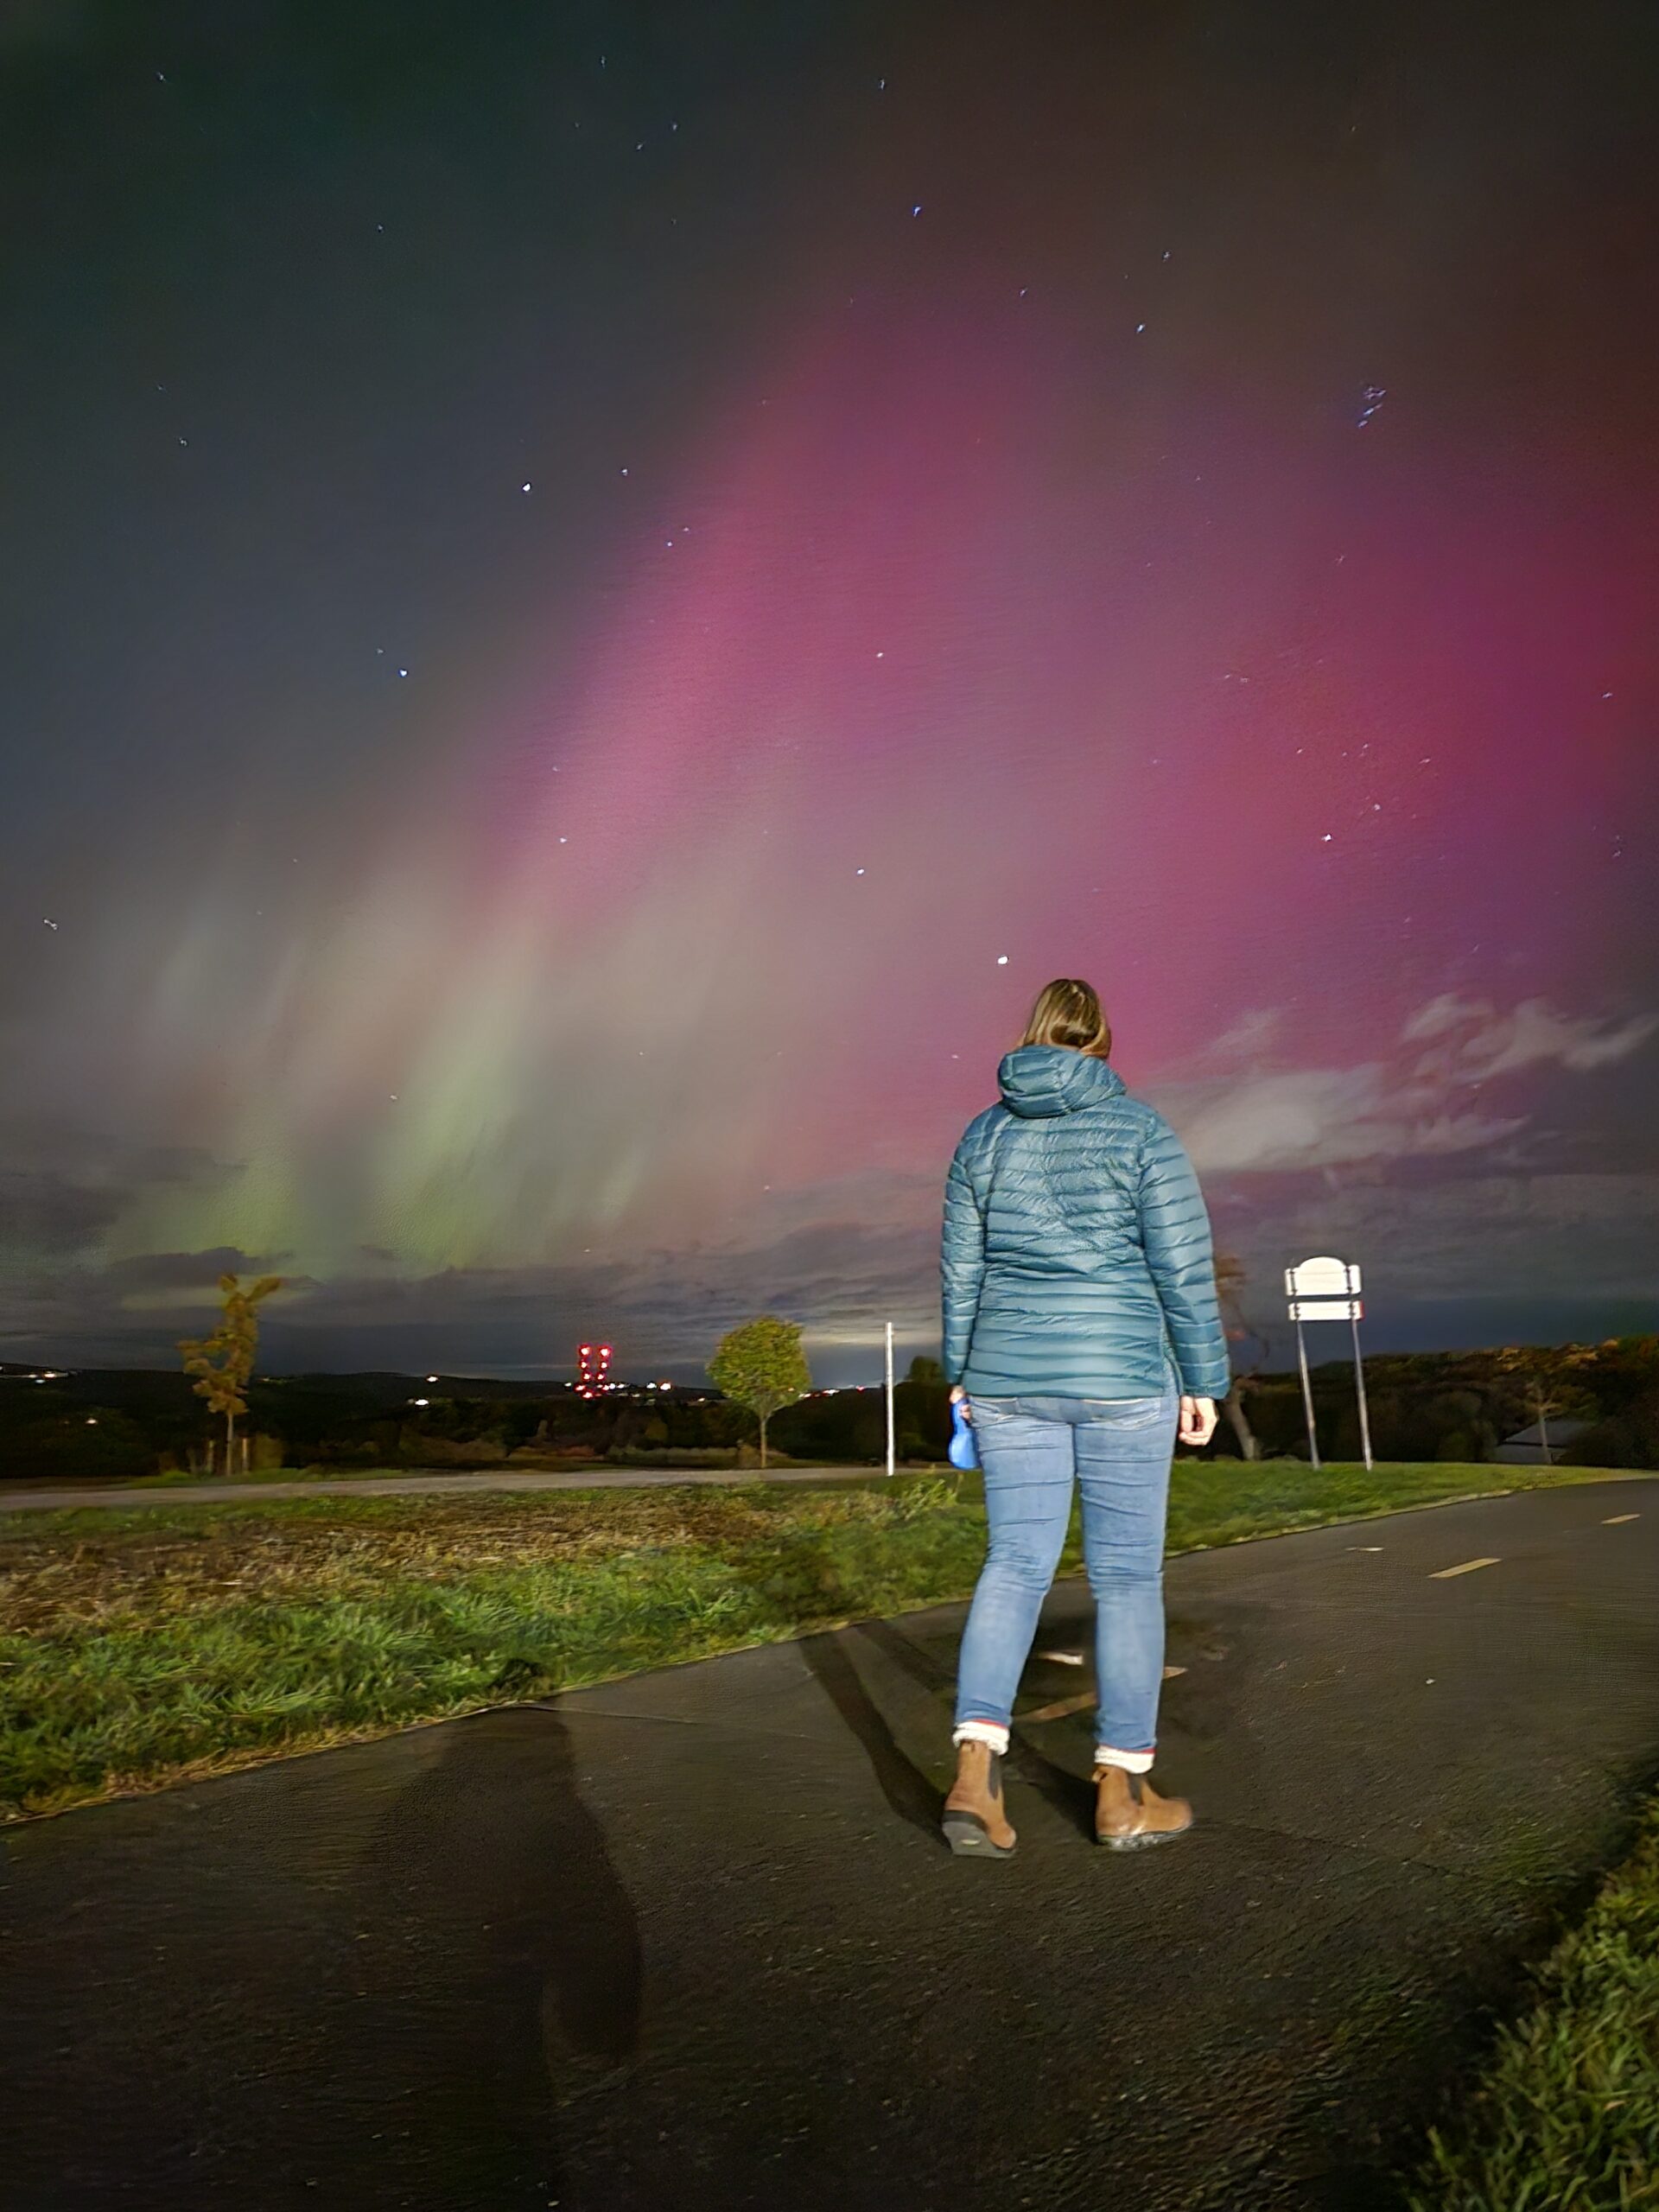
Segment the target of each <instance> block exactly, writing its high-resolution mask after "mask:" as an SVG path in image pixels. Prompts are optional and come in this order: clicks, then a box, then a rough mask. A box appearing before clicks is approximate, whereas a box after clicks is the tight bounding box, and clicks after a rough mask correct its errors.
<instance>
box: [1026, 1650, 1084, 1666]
mask: <svg viewBox="0 0 1659 2212" xmlns="http://www.w3.org/2000/svg"><path fill="white" fill-rule="evenodd" d="M1037 1656H1038V1657H1039V1659H1052V1661H1053V1662H1054V1663H1055V1665H1056V1666H1057V1667H1081V1666H1082V1664H1083V1654H1082V1652H1081V1651H1039V1653H1038V1654H1037Z"/></svg>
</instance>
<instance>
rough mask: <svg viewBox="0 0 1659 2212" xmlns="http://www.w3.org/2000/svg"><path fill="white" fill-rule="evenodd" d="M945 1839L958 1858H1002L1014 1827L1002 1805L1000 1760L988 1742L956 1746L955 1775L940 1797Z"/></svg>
mask: <svg viewBox="0 0 1659 2212" xmlns="http://www.w3.org/2000/svg"><path fill="white" fill-rule="evenodd" d="M944 1834H945V1840H946V1841H947V1842H948V1843H949V1844H950V1848H951V1850H952V1851H953V1852H955V1853H956V1854H957V1857H958V1858H959V1859H1006V1858H1007V1856H1008V1854H1009V1853H1010V1852H1011V1851H1012V1850H1013V1849H1014V1830H1013V1829H1012V1828H1011V1827H1009V1826H1008V1816H1007V1814H1006V1813H1005V1812H1004V1811H1003V1809H1002V1761H1001V1757H1000V1755H999V1754H998V1753H997V1752H995V1751H993V1750H992V1749H991V1747H990V1745H988V1744H976V1743H971V1742H970V1743H966V1744H958V1745H957V1779H956V1782H955V1784H954V1786H953V1787H952V1789H951V1791H950V1796H948V1797H947V1798H946V1799H945V1801H944Z"/></svg>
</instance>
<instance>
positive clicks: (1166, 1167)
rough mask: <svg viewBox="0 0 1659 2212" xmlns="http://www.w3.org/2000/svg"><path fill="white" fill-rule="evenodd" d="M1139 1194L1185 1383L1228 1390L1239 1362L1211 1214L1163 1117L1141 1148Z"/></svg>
mask: <svg viewBox="0 0 1659 2212" xmlns="http://www.w3.org/2000/svg"><path fill="white" fill-rule="evenodd" d="M1139 1202H1140V1213H1141V1243H1142V1245H1143V1247H1144V1249H1145V1251H1146V1255H1147V1267H1148V1268H1150V1270H1151V1273H1152V1280H1153V1282H1154V1285H1155V1286H1156V1287H1157V1291H1158V1297H1159V1300H1160V1304H1161V1305H1162V1306H1163V1309H1164V1319H1165V1320H1166V1322H1167V1324H1168V1326H1169V1338H1170V1343H1171V1344H1172V1346H1173V1349H1174V1353H1175V1364H1176V1366H1177V1368H1178V1369H1179V1371H1180V1378H1181V1389H1182V1390H1183V1391H1184V1392H1185V1394H1186V1395H1188V1396H1190V1397H1194V1398H1217V1399H1218V1398H1224V1397H1225V1396H1226V1395H1227V1393H1228V1391H1229V1390H1230V1389H1231V1387H1232V1370H1231V1366H1230V1362H1229V1360H1228V1357H1227V1338H1226V1336H1225V1334H1224V1331H1223V1329H1222V1325H1221V1309H1220V1307H1219V1306H1218V1305H1217V1300H1216V1261H1215V1253H1214V1250H1213V1249H1212V1247H1211V1240H1210V1217H1209V1214H1208V1213H1207V1212H1206V1211H1205V1204H1204V1194H1203V1193H1202V1192H1201V1191H1200V1190H1199V1188H1198V1177H1197V1176H1196V1175H1195V1174H1194V1173H1193V1172H1192V1161H1191V1160H1188V1158H1187V1156H1186V1154H1185V1150H1184V1149H1183V1147H1182V1145H1181V1141H1180V1139H1179V1137H1178V1136H1177V1135H1176V1134H1175V1132H1174V1130H1173V1129H1172V1128H1170V1127H1169V1126H1168V1124H1167V1123H1166V1122H1162V1121H1160V1122H1156V1123H1155V1124H1154V1128H1152V1129H1151V1130H1150V1131H1149V1132H1148V1135H1147V1141H1146V1147H1145V1150H1144V1151H1143V1153H1142V1154H1141V1181H1140V1191H1139Z"/></svg>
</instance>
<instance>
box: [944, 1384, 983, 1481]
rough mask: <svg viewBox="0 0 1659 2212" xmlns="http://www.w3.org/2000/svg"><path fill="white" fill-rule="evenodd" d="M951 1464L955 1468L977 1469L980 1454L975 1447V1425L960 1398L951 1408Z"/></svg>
mask: <svg viewBox="0 0 1659 2212" xmlns="http://www.w3.org/2000/svg"><path fill="white" fill-rule="evenodd" d="M950 1424H951V1427H950V1464H951V1465H952V1466H953V1467H962V1468H963V1469H966V1468H969V1467H976V1466H977V1465H979V1453H978V1452H977V1450H976V1448H975V1445H974V1425H973V1423H972V1421H969V1418H968V1409H967V1407H966V1405H965V1403H964V1402H963V1400H962V1399H960V1398H958V1399H957V1401H956V1402H955V1403H954V1404H953V1405H952V1406H951V1408H950Z"/></svg>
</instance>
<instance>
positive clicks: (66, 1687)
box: [0, 1460, 1599, 1819]
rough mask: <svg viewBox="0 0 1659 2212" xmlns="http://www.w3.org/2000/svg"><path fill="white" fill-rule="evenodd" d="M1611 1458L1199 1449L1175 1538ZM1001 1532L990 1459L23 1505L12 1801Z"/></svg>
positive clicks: (618, 1663) (858, 1605)
mask: <svg viewBox="0 0 1659 2212" xmlns="http://www.w3.org/2000/svg"><path fill="white" fill-rule="evenodd" d="M1586 1479H1590V1480H1593V1479H1599V1471H1590V1470H1584V1471H1580V1470H1573V1469H1567V1468H1509V1467H1486V1466H1481V1467H1466V1466H1456V1465H1439V1464H1435V1465H1422V1466H1389V1467H1378V1468H1376V1469H1375V1470H1372V1471H1370V1472H1367V1471H1366V1470H1365V1469H1363V1468H1362V1467H1352V1466H1335V1467H1327V1468H1325V1469H1322V1470H1319V1471H1314V1470H1313V1469H1311V1468H1309V1467H1307V1466H1306V1465H1302V1464H1301V1463H1300V1462H1298V1461H1280V1462H1271V1463H1268V1464H1265V1465H1259V1466H1242V1465H1240V1464H1239V1463H1238V1462H1237V1461H1214V1462H1212V1461H1203V1460H1184V1461H1181V1462H1179V1463H1178V1465H1177V1468H1176V1472H1175V1479H1174V1484H1173V1491H1172V1497H1171V1506H1170V1535H1169V1542H1170V1549H1171V1550H1172V1552H1179V1551H1186V1550H1192V1549H1194V1548H1199V1547H1202V1546H1205V1545H1213V1544H1222V1543H1229V1542H1235V1541H1239V1540H1241V1539H1243V1538H1244V1537H1249V1536H1259V1535H1271V1534H1274V1533H1277V1532H1279V1531H1282V1530H1286V1529H1301V1528H1309V1527H1313V1526H1315V1525H1317V1524H1319V1523H1321V1522H1332V1521H1344V1520H1352V1519H1357V1518H1360V1517H1363V1516H1365V1515H1367V1514H1370V1513H1381V1512H1387V1511H1391V1510H1398V1509H1399V1508H1402V1507H1405V1506H1412V1505H1426V1504H1433V1503H1438V1502H1440V1501H1442V1500H1444V1499H1446V1498H1448V1497H1465V1496H1469V1495H1471V1494H1478V1493H1482V1492H1486V1491H1501V1490H1510V1489H1516V1488H1521V1487H1537V1486H1541V1485H1543V1484H1556V1483H1560V1482H1564V1481H1582V1480H1586ZM983 1548H984V1514H983V1507H982V1503H981V1502H980V1495H979V1490H978V1484H977V1480H976V1478H961V1479H957V1478H950V1479H948V1480H947V1479H940V1478H930V1477H913V1478H912V1477H906V1478H899V1480H897V1481H896V1482H894V1483H893V1484H891V1485H889V1484H886V1483H885V1482H880V1483H873V1484H871V1486H870V1487H868V1488H848V1487H846V1486H844V1485H842V1486H838V1487H837V1488H836V1489H835V1490H822V1491H820V1490H814V1489H804V1488H800V1487H793V1486H791V1487H788V1488H785V1487H784V1486H782V1485H779V1486H777V1487H775V1488H768V1487H766V1486H764V1485H761V1484H753V1485H745V1486H742V1487H741V1488H740V1487H737V1486H733V1487H730V1488H707V1487H705V1488H691V1487H684V1488H681V1487H674V1488H668V1487H664V1488H662V1489H658V1490H652V1491H597V1492H594V1491H588V1492H582V1491H530V1492H518V1493H511V1492H509V1493H502V1492H498V1493H495V1494H493V1495H484V1494H477V1493H475V1494H474V1495H472V1496H470V1497H464V1498H463V1497H454V1498H452V1497H446V1496H436V1497H433V1496H423V1497H339V1496H335V1497H327V1498H304V1499H299V1498H294V1499H272V1500H270V1502H265V1501H252V1500H251V1501H248V1502H246V1503H224V1504H219V1503H214V1504H211V1505H209V1504H198V1503H177V1504H152V1505H146V1506H143V1507H134V1508H130V1509H125V1510H124V1509H121V1508H119V1507H111V1506H100V1507H96V1508H86V1509H80V1510H68V1511H56V1512H48V1511H41V1512H39V1513H20V1514H17V1515H15V1516H7V1518H6V1520H5V1522H0V1818H3V1819H17V1818H19V1817H23V1816H27V1815H31V1814H38V1813H45V1812H53V1811H57V1810H60V1809H61V1808H65V1807H67V1806H70V1805H73V1804H77V1803H84V1802H89V1801H92V1800H94V1799H97V1798H99V1797H105V1796H114V1795H118V1794H121V1793H124V1792H128V1791H132V1790H137V1789H153V1788H156V1787H158V1786H160V1785H161V1784H162V1783H167V1782H169V1781H176V1780H182V1779H187V1778H191V1777H197V1776H200V1775H204V1774H209V1773H215V1772H223V1771H226V1770H229V1769H231V1768H233V1767H238V1766H246V1765H249V1764H253V1763H254V1762H256V1761H257V1760H259V1759H261V1758H271V1757H275V1756H277V1755H280V1754H283V1753H285V1752H291V1751H301V1750H307V1749H314V1748H316V1747H319V1746H321V1745H327V1744H330V1743H338V1742H342V1741H346V1740H349V1739H352V1738H359V1737H362V1736H366V1735H372V1734H376V1733H378V1732H385V1730H387V1729H391V1728H397V1727H399V1726H408V1725H409V1724H410V1723H412V1722H415V1721H419V1720H429V1719H440V1718H442V1717H444V1716H446V1715H450V1714H454V1713H465V1712H469V1711H473V1710H475V1709H476V1708H478V1707H480V1706H486V1705H492V1704H499V1703H505V1702H507V1701H510V1700H515V1699H525V1698H531V1697H540V1696H545V1695H548V1694H550V1693H552V1692H555V1691H557V1690H561V1689H569V1688H575V1687H577V1686H579V1685H581V1684H583V1683H589V1682H596V1681H608V1680H610V1679H612V1678H613V1677H615V1676H617V1675H626V1674H632V1673H635V1672H638V1671H639V1670H641V1669H645V1668H650V1667H657V1666H663V1665H666V1664H670V1663H672V1662H677V1661H683V1660H688V1659H696V1658H702V1657H707V1656H710V1655H712V1654H713V1653H715V1652H720V1651H730V1650H736V1649H741V1648H743V1647H744V1646H747V1645H750V1644H755V1643H773V1642H778V1641H779V1640H782V1639H784V1638H787V1637H792V1636H798V1635H801V1634H804V1633H806V1632H808V1631H810V1630H814V1629H817V1628H823V1627H827V1626H831V1625H834V1624H838V1623H840V1622H842V1621H846V1620H849V1619H856V1618H868V1617H872V1616H875V1615H879V1614H883V1613H892V1612H900V1611H905V1610H906V1609H908V1608H912V1607H916V1606H920V1605H932V1604H938V1603H941V1602H944V1601H945V1600H947V1599H957V1598H963V1597H966V1596H967V1594H968V1593H969V1591H970V1590H971V1589H972V1586H973V1583H974V1580H975V1578H976V1574H977V1573H978V1570H979V1566H980V1562H981V1560H982V1555H983ZM1076 1564H1077V1541H1076V1531H1075V1529H1074V1531H1073V1536H1072V1541H1071V1545H1070V1546H1069V1547H1068V1549H1067V1553H1066V1555H1065V1560H1064V1561H1063V1563H1062V1572H1068V1571H1071V1570H1072V1569H1074V1568H1075V1567H1076Z"/></svg>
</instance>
